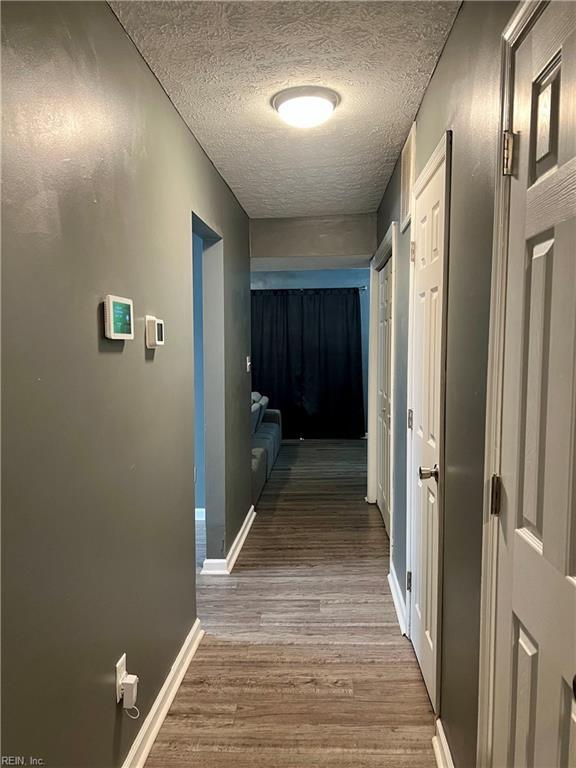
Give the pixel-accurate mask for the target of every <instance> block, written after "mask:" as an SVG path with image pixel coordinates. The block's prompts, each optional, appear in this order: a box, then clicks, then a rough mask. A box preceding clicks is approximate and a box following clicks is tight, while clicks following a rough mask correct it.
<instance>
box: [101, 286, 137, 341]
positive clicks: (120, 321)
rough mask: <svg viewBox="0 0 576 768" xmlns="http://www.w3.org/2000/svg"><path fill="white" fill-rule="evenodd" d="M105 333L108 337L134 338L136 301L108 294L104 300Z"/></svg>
mask: <svg viewBox="0 0 576 768" xmlns="http://www.w3.org/2000/svg"><path fill="white" fill-rule="evenodd" d="M104 333H105V334H106V337H107V338H108V339H133V338H134V302H133V301H132V299H125V298H123V297H122V296H112V294H108V296H106V298H105V300H104Z"/></svg>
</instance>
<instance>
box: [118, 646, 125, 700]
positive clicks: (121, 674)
mask: <svg viewBox="0 0 576 768" xmlns="http://www.w3.org/2000/svg"><path fill="white" fill-rule="evenodd" d="M125 677H126V654H125V653H123V654H122V656H120V658H119V659H118V661H117V662H116V703H117V704H119V703H120V699H121V698H122V680H124V678H125Z"/></svg>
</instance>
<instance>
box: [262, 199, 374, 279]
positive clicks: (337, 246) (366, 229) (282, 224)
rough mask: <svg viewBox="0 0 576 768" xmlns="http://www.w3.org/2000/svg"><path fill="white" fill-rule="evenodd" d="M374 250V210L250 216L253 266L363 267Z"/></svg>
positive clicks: (297, 267)
mask: <svg viewBox="0 0 576 768" xmlns="http://www.w3.org/2000/svg"><path fill="white" fill-rule="evenodd" d="M375 250H376V214H375V213H364V214H354V215H349V216H310V217H308V218H293V219H251V220H250V255H251V258H252V268H253V269H259V270H267V269H324V268H326V266H325V265H326V261H329V262H330V263H329V264H328V268H334V267H336V266H338V267H342V268H346V267H365V266H367V265H368V262H369V260H370V257H371V256H372V254H373V253H374V251H375Z"/></svg>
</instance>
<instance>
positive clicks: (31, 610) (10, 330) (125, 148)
mask: <svg viewBox="0 0 576 768" xmlns="http://www.w3.org/2000/svg"><path fill="white" fill-rule="evenodd" d="M2 24H3V30H2V31H3V44H4V45H3V56H2V65H3V67H2V86H3V141H4V147H3V149H4V153H3V154H4V157H3V160H4V166H3V182H4V189H3V201H2V202H3V209H2V215H3V222H2V223H3V228H2V238H3V241H2V261H3V263H2V268H3V274H2V288H3V295H2V310H3V317H2V330H3V339H2V352H3V360H2V371H3V382H2V384H3V403H2V408H3V410H2V420H3V427H4V430H3V435H2V439H3V444H2V453H3V466H2V470H3V476H2V493H3V496H2V513H3V519H2V547H3V549H2V587H3V602H2V609H3V615H2V653H3V665H2V673H3V689H4V690H3V693H4V706H3V707H2V715H3V733H2V747H3V753H4V754H25V755H35V756H38V757H40V758H43V759H44V761H45V763H44V764H45V765H47V766H58V768H61V767H63V766H74V768H78V767H79V766H101V767H102V768H110V766H113V765H119V764H121V762H122V758H123V756H124V755H125V753H126V751H127V749H128V747H129V744H130V743H131V741H132V740H133V738H134V736H135V734H136V733H137V731H138V729H139V728H140V726H141V724H142V721H143V719H144V718H145V716H146V714H147V711H148V709H149V706H150V704H151V702H152V701H153V699H154V697H155V696H156V694H157V692H158V690H159V688H160V686H161V684H162V682H163V681H164V679H165V677H166V675H167V673H168V671H169V669H170V666H171V664H172V662H173V660H174V658H175V656H176V654H177V652H178V650H179V649H180V647H181V645H182V642H183V640H184V638H185V637H186V635H187V633H188V632H189V630H190V628H191V626H192V624H193V622H194V619H195V617H196V610H195V597H194V498H193V479H192V478H193V474H192V467H193V461H194V457H193V443H194V424H193V362H192V361H193V355H192V351H193V343H192V303H191V297H192V282H191V281H192V232H191V230H192V220H191V219H192V211H195V212H196V213H198V215H199V216H200V217H201V218H202V219H203V220H204V221H206V222H209V223H210V226H211V227H213V229H214V230H216V231H217V232H219V233H220V234H221V235H222V236H223V238H224V241H223V242H224V303H225V316H224V325H225V330H226V348H225V362H226V366H227V367H226V379H225V393H224V402H223V403H222V409H221V410H222V412H223V413H224V414H225V435H226V440H227V464H226V467H227V471H226V504H227V509H226V531H225V537H226V540H227V541H231V540H233V539H234V536H235V535H236V532H237V531H238V529H239V526H240V524H241V521H242V519H243V518H244V516H245V514H246V512H247V510H248V508H249V505H250V488H249V482H250V481H249V474H250V464H249V456H250V450H249V441H250V437H249V433H250V425H249V408H248V403H249V392H250V377H249V376H248V375H247V374H246V372H245V360H244V358H245V355H246V354H247V353H248V351H249V344H250V333H249V331H250V329H249V309H248V308H249V255H248V222H247V218H246V216H245V214H244V212H243V210H242V209H241V207H240V206H239V205H238V203H237V202H236V200H235V199H234V197H233V196H232V194H231V193H230V191H229V189H228V188H227V186H226V185H225V184H224V183H223V181H222V179H221V178H220V177H219V176H218V174H217V173H216V171H215V170H214V168H213V166H212V165H211V163H210V162H209V160H208V159H207V158H206V156H205V155H204V153H203V152H202V150H201V149H200V148H199V146H198V145H197V144H196V142H195V140H194V139H193V137H192V136H191V134H190V133H189V131H188V130H187V128H186V127H185V125H184V123H183V122H182V121H181V119H180V118H179V116H178V114H177V113H176V111H175V110H174V109H173V107H172V105H171V103H170V102H169V100H168V99H167V97H166V96H165V94H164V92H163V91H162V89H161V88H160V86H159V84H158V82H157V81H156V79H155V78H154V76H153V75H152V74H151V73H150V71H149V69H148V67H147V66H146V64H145V63H144V61H143V60H142V59H141V57H140V55H139V54H138V52H137V51H136V49H135V48H134V46H133V45H132V43H131V42H130V40H129V39H128V38H127V37H126V35H125V33H124V31H123V29H122V27H121V26H120V24H119V23H118V21H117V20H116V18H115V17H114V15H113V14H112V12H111V10H110V9H109V7H108V6H107V5H106V4H104V3H84V2H82V3H68V2H63V3H44V2H41V3H3V7H2ZM107 293H118V294H120V295H128V296H130V297H132V298H133V299H134V303H135V316H136V338H135V340H134V341H129V342H125V343H118V342H107V341H105V340H103V338H102V328H101V309H100V304H101V302H102V299H103V297H104V295H105V294H107ZM147 312H152V313H157V314H158V315H159V316H161V317H163V318H164V319H165V321H166V346H165V347H164V348H163V349H159V350H157V351H156V353H155V354H154V355H152V354H150V353H146V351H145V348H144V329H143V316H144V314H145V313H147ZM244 404H246V406H244ZM123 651H126V652H127V654H128V665H129V670H130V671H132V672H135V673H136V674H138V675H139V676H140V686H139V702H138V703H139V706H140V709H141V712H142V715H141V718H140V720H139V721H132V720H129V719H128V718H127V717H126V716H125V715H124V714H123V713H122V711H121V710H120V709H118V707H117V706H116V703H115V696H114V665H115V662H116V660H117V659H118V658H119V656H120V655H121V653H122V652H123Z"/></svg>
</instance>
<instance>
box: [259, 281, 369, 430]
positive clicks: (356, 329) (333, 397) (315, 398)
mask: <svg viewBox="0 0 576 768" xmlns="http://www.w3.org/2000/svg"><path fill="white" fill-rule="evenodd" d="M251 287H252V380H253V389H257V390H258V391H259V392H262V394H263V395H265V396H267V397H269V398H270V405H271V407H274V408H277V409H279V410H280V411H281V412H282V424H283V433H284V437H286V438H287V439H358V438H363V437H364V436H365V434H366V399H367V369H368V320H369V270H368V269H366V268H352V269H322V270H316V269H312V270H293V271H280V270H278V271H276V270H274V271H269V272H267V271H259V272H253V273H252V278H251Z"/></svg>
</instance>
